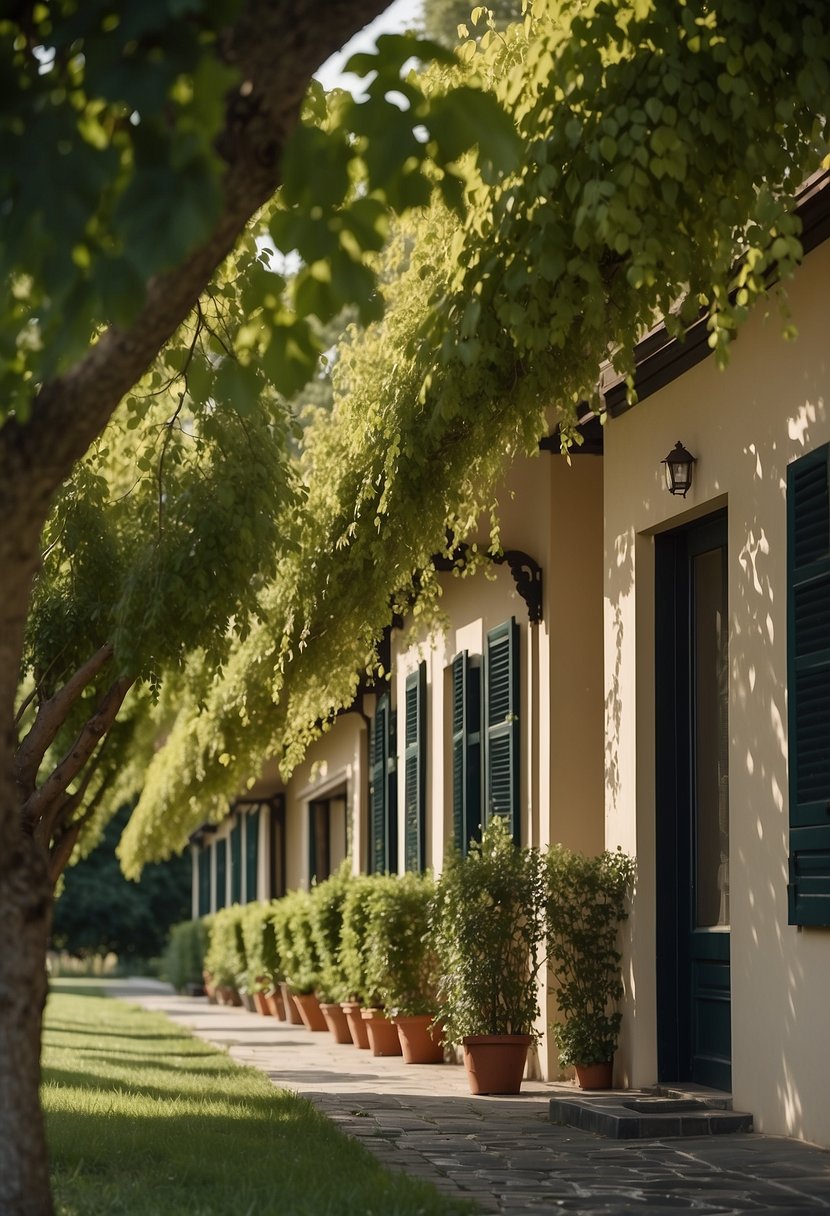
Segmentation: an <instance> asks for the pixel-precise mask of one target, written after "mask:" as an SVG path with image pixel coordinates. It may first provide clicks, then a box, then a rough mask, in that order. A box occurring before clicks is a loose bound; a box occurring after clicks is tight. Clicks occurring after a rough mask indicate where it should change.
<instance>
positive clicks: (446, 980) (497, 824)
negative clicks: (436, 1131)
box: [433, 818, 543, 1094]
mask: <svg viewBox="0 0 830 1216" xmlns="http://www.w3.org/2000/svg"><path fill="white" fill-rule="evenodd" d="M542 897H543V883H542V867H541V862H540V858H539V854H538V852H537V851H536V850H535V849H520V848H518V847H517V846H516V845H515V844H514V843H513V841H512V839H511V837H510V835H509V833H508V830H507V827H506V825H505V824H504V822H503V820H501V819H498V818H494V819H493V820H492V821H491V822H490V824H488V826H487V828H486V830H485V832H484V835H483V837H482V839H481V842H480V843H475V842H474V843H473V844H472V845H471V846H470V851H469V853H468V854H467V856H466V857H461V856H460V854H458V853H452V854H451V855H450V857H449V858H448V860H447V864H446V866H445V868H444V872H443V873H442V874H441V877H440V878H439V879H438V883H437V889H436V901H435V912H434V917H433V924H434V929H435V942H436V946H437V949H438V954H439V958H440V960H441V971H442V976H441V985H440V996H441V999H442V1004H441V1007H440V1010H439V1014H440V1016H441V1018H442V1019H443V1021H444V1023H445V1026H446V1032H447V1037H448V1038H449V1040H450V1041H451V1042H454V1043H458V1042H460V1043H461V1044H462V1046H463V1048H464V1063H465V1066H466V1068H467V1075H468V1079H469V1082H470V1089H471V1091H472V1092H473V1093H474V1094H476V1093H518V1092H519V1090H520V1088H521V1083H522V1076H523V1074H524V1067H525V1062H526V1060H527V1052H528V1048H529V1047H530V1045H531V1043H532V1042H533V1041H534V1039H535V1038H537V1037H538V1034H537V1032H536V1029H535V1026H534V1023H535V1022H536V1019H537V1018H538V1016H539V1002H538V996H537V981H536V977H537V972H538V970H539V965H540V958H539V951H540V943H541V939H542V930H543V898H542Z"/></svg>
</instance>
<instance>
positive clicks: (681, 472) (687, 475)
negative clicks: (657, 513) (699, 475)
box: [660, 443, 695, 498]
mask: <svg viewBox="0 0 830 1216" xmlns="http://www.w3.org/2000/svg"><path fill="white" fill-rule="evenodd" d="M660 463H661V464H664V465H665V466H666V489H667V490H668V492H669V493H670V494H682V495H683V497H684V498H685V497H686V495H687V494H688V493H689V490H690V489H691V488H692V465H693V464H694V463H695V458H694V456H693V455H692V453H691V452H687V451H686V449H685V448H684V447H683V444H682V443H676V444H675V445H674V447H673V448H672V450H671V451H670V452H669V454H668V456H667V457H666V459H665V460H661V462H660Z"/></svg>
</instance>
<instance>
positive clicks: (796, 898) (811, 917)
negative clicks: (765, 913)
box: [787, 444, 830, 925]
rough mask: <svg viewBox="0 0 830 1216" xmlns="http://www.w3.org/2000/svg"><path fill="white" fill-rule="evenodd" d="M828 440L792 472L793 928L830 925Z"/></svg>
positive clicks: (789, 578)
mask: <svg viewBox="0 0 830 1216" xmlns="http://www.w3.org/2000/svg"><path fill="white" fill-rule="evenodd" d="M828 456H830V445H828V444H825V445H824V446H823V447H821V448H819V449H817V450H816V451H815V452H811V453H810V454H809V455H807V456H803V457H802V458H801V459H800V460H796V461H794V462H793V464H791V465H790V466H789V469H788V470H787V537H788V545H787V584H788V586H787V591H788V600H787V608H788V629H787V646H788V699H789V730H790V745H789V756H790V881H789V885H788V888H787V893H788V905H789V922H790V924H791V925H830V493H829V492H828V481H829V480H830V479H829V478H828Z"/></svg>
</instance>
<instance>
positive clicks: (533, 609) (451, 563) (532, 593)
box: [432, 544, 542, 625]
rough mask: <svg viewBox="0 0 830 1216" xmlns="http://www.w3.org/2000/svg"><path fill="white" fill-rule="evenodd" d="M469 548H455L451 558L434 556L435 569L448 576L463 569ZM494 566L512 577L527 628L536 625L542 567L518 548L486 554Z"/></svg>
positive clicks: (540, 607) (538, 617) (540, 614)
mask: <svg viewBox="0 0 830 1216" xmlns="http://www.w3.org/2000/svg"><path fill="white" fill-rule="evenodd" d="M469 549H470V547H469V545H466V544H461V545H457V546H456V548H455V549H454V550H453V552H452V554H451V556H449V557H447V556H446V555H445V554H443V553H437V554H436V555H435V557H433V559H432V564H433V565H434V567H435V569H436V570H439V571H441V572H442V573H450V572H451V571H452V570H457V569H461V568H463V567H464V566H465V565H466V564H467V555H468V553H469ZM488 556H489V559H490V561H491V562H493V563H494V565H496V566H504V565H506V566H508V567H509V569H510V573H511V574H512V575H513V582H514V583H515V584H516V590H517V591H518V593H519V595H520V596H521V597H522V599H523V600H524V602H525V604H526V605H527V619H528V620H529V622H530V623H531V625H538V624H539V623H540V622H541V620H542V567H541V566H540V565H539V563H538V562H537V561H536V559H535V558H533V557H531V556H530V554H528V553H524V552H522V550H521V549H504V550H503V551H502V552H501V553H496V554H488Z"/></svg>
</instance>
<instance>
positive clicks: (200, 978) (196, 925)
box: [162, 916, 211, 996]
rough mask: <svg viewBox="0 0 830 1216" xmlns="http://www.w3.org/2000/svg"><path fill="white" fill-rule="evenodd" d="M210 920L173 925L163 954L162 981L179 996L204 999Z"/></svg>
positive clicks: (187, 921) (206, 917)
mask: <svg viewBox="0 0 830 1216" xmlns="http://www.w3.org/2000/svg"><path fill="white" fill-rule="evenodd" d="M210 920H211V918H210V917H208V916H203V917H202V918H201V920H185V921H182V922H181V923H180V924H178V925H173V926H172V928H171V930H170V936H169V938H168V941H167V946H166V947H165V951H164V959H163V964H162V975H163V978H164V979H166V980H169V981H170V983H171V984H172V985H173V987H174V988H175V989H176V991H177V992H186V993H187V995H188V996H202V995H203V993H204V992H205V951H206V950H207V946H208V941H209V937H210Z"/></svg>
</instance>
